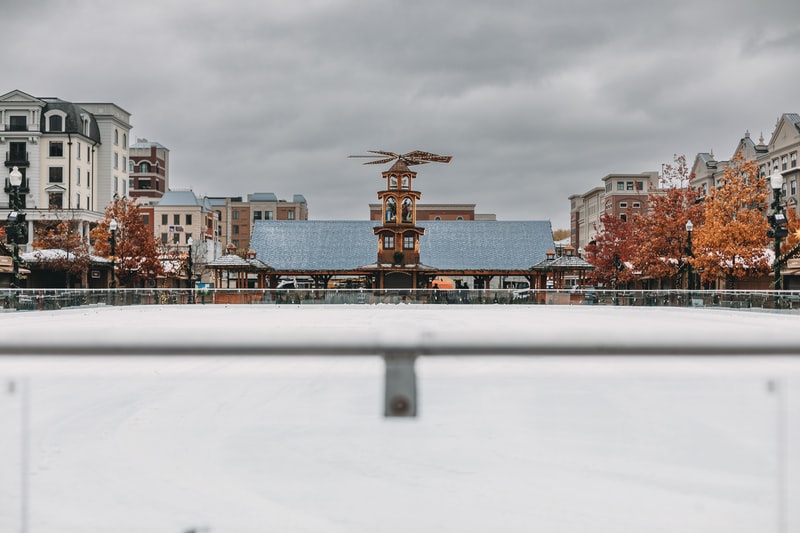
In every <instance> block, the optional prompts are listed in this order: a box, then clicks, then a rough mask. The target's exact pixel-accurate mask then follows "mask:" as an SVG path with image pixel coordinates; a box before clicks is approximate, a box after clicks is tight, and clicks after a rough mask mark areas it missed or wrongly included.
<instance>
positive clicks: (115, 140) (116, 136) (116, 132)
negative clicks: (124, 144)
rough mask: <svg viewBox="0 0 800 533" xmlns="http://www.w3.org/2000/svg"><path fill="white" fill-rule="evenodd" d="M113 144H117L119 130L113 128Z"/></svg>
mask: <svg viewBox="0 0 800 533" xmlns="http://www.w3.org/2000/svg"><path fill="white" fill-rule="evenodd" d="M114 144H119V130H118V129H114Z"/></svg>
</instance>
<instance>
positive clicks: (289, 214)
mask: <svg viewBox="0 0 800 533" xmlns="http://www.w3.org/2000/svg"><path fill="white" fill-rule="evenodd" d="M286 219H287V220H294V211H289V212H288V213H286Z"/></svg>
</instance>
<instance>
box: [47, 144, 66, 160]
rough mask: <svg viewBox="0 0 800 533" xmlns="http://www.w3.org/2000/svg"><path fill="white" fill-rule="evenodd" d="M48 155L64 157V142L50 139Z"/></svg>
mask: <svg viewBox="0 0 800 533" xmlns="http://www.w3.org/2000/svg"><path fill="white" fill-rule="evenodd" d="M50 157H64V143H63V142H61V141H50Z"/></svg>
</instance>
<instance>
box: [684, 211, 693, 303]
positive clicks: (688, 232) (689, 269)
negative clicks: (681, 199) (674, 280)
mask: <svg viewBox="0 0 800 533" xmlns="http://www.w3.org/2000/svg"><path fill="white" fill-rule="evenodd" d="M692 230H694V224H692V221H691V220H687V221H686V273H687V275H688V282H687V283H686V288H687V289H689V290H690V291H691V290H693V289H694V273H693V272H692V263H691V261H689V258H690V257H694V254H693V253H692ZM689 296H690V297H691V294H690V295H689Z"/></svg>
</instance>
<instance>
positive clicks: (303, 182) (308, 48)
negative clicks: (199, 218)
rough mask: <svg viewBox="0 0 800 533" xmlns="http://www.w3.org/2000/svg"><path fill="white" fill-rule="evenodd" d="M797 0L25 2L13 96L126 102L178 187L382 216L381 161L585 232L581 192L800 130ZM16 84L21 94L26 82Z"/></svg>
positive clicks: (480, 203) (456, 192)
mask: <svg viewBox="0 0 800 533" xmlns="http://www.w3.org/2000/svg"><path fill="white" fill-rule="evenodd" d="M796 4H797V3H795V2H785V1H784V2H782V1H773V2H769V1H768V2H762V3H759V4H758V5H756V3H753V2H745V1H744V0H731V1H727V2H724V3H722V2H714V1H713V0H706V1H703V0H699V1H688V0H676V1H673V2H655V3H648V2H639V1H629V0H611V1H604V2H597V1H595V0H583V1H578V2H563V1H552V0H545V1H537V2H531V1H529V0H520V1H513V0H509V1H500V2H491V3H490V2H478V1H466V2H464V1H461V2H457V1H455V0H443V1H437V2H429V1H426V2H422V1H418V0H411V1H406V2H397V1H390V0H383V1H359V0H299V1H296V2H283V1H279V0H275V1H267V2H263V1H243V0H238V1H237V0H234V1H232V2H228V3H226V4H224V5H222V4H220V3H218V2H212V1H200V2H192V3H188V2H184V1H179V0H167V1H160V2H155V1H146V0H145V1H142V2H137V3H133V4H131V3H122V2H113V3H108V2H99V1H90V0H82V1H81V0H79V1H77V2H65V1H51V2H13V3H11V4H9V6H4V8H3V19H4V22H5V26H6V27H8V28H16V30H15V35H17V36H18V39H17V42H16V43H15V44H14V46H13V47H12V50H11V51H10V52H6V53H4V54H2V56H1V57H0V67H1V68H2V69H3V72H4V73H6V74H7V75H6V76H4V79H5V83H6V84H7V85H6V87H5V90H6V91H10V90H12V89H15V88H18V89H20V90H23V91H25V92H28V93H30V94H33V95H36V96H59V97H61V98H64V99H67V100H72V101H91V100H106V101H113V102H115V103H117V104H118V105H120V106H122V107H123V108H125V109H127V110H128V111H130V112H131V113H132V114H133V117H132V122H133V126H134V130H133V136H134V137H136V136H138V137H147V138H149V139H151V140H157V141H159V142H161V143H163V144H164V145H166V146H167V147H169V148H170V150H171V164H172V169H171V171H172V173H171V180H172V186H173V187H175V188H182V187H189V186H191V187H193V188H194V189H195V191H196V192H198V193H200V194H208V195H244V194H247V193H248V192H254V191H273V192H275V193H276V194H278V196H279V197H284V198H288V197H290V196H291V195H292V194H293V193H302V194H304V195H305V196H306V198H307V199H308V201H309V208H310V213H311V216H312V218H317V219H325V218H337V219H343V218H345V219H346V218H350V219H363V218H366V217H367V214H368V211H367V204H368V203H370V202H374V201H375V191H376V189H377V187H378V186H379V183H380V182H379V180H378V177H379V174H380V170H381V168H380V167H375V166H366V167H364V166H360V165H359V164H358V162H357V161H354V160H348V159H347V158H346V156H347V155H348V154H352V153H362V152H364V151H365V150H369V149H386V150H393V151H410V150H414V149H422V150H429V151H434V152H438V153H445V154H449V155H452V156H453V157H454V159H453V162H452V163H451V164H450V165H425V166H422V167H419V168H418V169H417V170H418V171H419V174H420V179H419V181H418V186H419V188H420V189H421V191H422V192H423V201H428V202H466V203H476V204H477V209H478V211H480V212H494V213H496V214H497V215H498V217H499V218H500V219H506V220H510V219H551V220H552V221H553V225H554V226H556V227H565V226H566V225H567V224H568V210H569V207H568V201H567V197H568V196H569V195H570V194H575V193H582V192H585V191H586V190H589V189H591V188H593V187H596V186H598V185H599V184H600V181H599V180H600V178H602V177H603V176H604V175H606V174H609V173H612V172H642V171H647V170H658V169H660V165H661V163H664V162H670V161H671V159H672V154H674V153H678V154H686V155H687V157H688V158H690V159H691V158H692V157H693V156H694V154H695V153H697V152H699V151H708V150H709V149H714V151H715V153H716V154H717V155H718V157H720V158H726V157H729V155H730V153H732V151H733V149H734V148H735V146H736V143H737V141H738V139H739V138H740V137H741V136H742V135H743V134H744V132H745V130H748V129H749V130H750V131H751V132H752V134H753V136H754V137H757V136H758V134H759V133H761V132H763V133H764V135H765V136H767V137H768V136H769V134H770V133H771V131H772V128H773V126H774V123H775V118H776V117H777V116H779V115H780V114H781V113H785V112H798V111H800V101H798V98H797V92H796V90H795V87H797V86H798V82H800V73H798V72H797V69H796V65H797V60H798V55H799V54H800V37H799V36H800V33H798V32H797V30H796V27H795V24H794V21H796V20H798V18H800V7H798V5H796ZM12 73H15V74H14V75H11V74H12Z"/></svg>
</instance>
